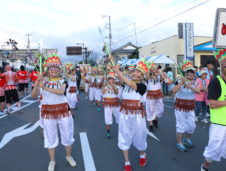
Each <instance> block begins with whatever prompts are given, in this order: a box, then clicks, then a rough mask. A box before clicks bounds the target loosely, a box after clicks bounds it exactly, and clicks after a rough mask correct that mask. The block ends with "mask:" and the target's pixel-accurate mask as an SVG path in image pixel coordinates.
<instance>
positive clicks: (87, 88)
mask: <svg viewBox="0 0 226 171" xmlns="http://www.w3.org/2000/svg"><path fill="white" fill-rule="evenodd" d="M88 91H89V84H88V83H85V92H86V93H88Z"/></svg>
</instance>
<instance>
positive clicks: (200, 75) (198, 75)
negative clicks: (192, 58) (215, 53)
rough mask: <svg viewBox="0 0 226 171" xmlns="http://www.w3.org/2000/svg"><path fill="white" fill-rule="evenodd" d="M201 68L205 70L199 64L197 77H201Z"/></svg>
mask: <svg viewBox="0 0 226 171" xmlns="http://www.w3.org/2000/svg"><path fill="white" fill-rule="evenodd" d="M202 70H205V67H204V66H202V65H201V66H199V71H198V77H199V78H200V77H201V75H200V72H201V71H202Z"/></svg>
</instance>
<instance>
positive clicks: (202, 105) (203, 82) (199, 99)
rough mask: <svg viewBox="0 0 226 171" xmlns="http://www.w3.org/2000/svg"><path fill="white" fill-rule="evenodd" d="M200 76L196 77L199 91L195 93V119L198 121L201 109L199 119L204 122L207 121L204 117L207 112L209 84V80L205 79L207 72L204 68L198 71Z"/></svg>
mask: <svg viewBox="0 0 226 171" xmlns="http://www.w3.org/2000/svg"><path fill="white" fill-rule="evenodd" d="M200 76H201V78H198V79H197V80H196V82H197V84H198V87H200V93H199V94H195V115H196V118H195V120H196V121H198V116H199V113H200V111H202V115H201V121H202V122H204V123H208V120H207V119H206V113H207V104H206V101H207V100H206V99H207V90H208V86H209V80H208V79H206V76H207V73H206V71H205V70H202V71H201V72H200Z"/></svg>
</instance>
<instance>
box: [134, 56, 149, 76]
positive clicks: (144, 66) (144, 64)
mask: <svg viewBox="0 0 226 171" xmlns="http://www.w3.org/2000/svg"><path fill="white" fill-rule="evenodd" d="M149 65H150V63H149V62H148V61H147V60H145V59H142V60H141V61H139V62H138V64H137V66H136V68H135V69H137V70H139V71H141V72H142V73H143V74H145V73H146V72H148V69H149Z"/></svg>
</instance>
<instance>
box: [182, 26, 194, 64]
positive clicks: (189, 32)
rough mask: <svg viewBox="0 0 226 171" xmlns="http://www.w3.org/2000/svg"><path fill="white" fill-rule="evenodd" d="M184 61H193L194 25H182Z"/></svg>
mask: <svg viewBox="0 0 226 171" xmlns="http://www.w3.org/2000/svg"><path fill="white" fill-rule="evenodd" d="M183 28H184V29H183V33H184V36H183V37H184V47H185V48H184V59H185V60H190V61H194V25H193V23H184V27H183Z"/></svg>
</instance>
